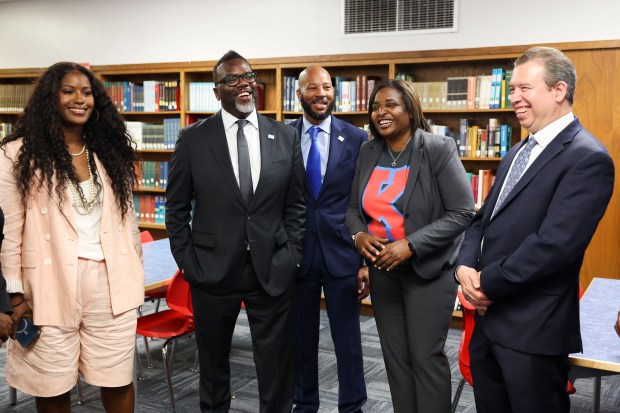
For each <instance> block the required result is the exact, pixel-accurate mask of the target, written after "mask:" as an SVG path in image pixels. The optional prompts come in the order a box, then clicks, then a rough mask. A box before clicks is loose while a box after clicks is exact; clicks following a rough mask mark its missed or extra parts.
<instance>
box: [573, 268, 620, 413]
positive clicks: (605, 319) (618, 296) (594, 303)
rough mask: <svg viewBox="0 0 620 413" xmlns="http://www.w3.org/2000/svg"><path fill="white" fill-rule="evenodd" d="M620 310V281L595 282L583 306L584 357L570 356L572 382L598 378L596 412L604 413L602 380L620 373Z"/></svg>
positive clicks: (602, 279)
mask: <svg viewBox="0 0 620 413" xmlns="http://www.w3.org/2000/svg"><path fill="white" fill-rule="evenodd" d="M618 310H620V280H614V279H607V278H594V279H593V280H592V283H590V286H589V287H588V289H587V290H586V292H585V294H584V295H583V297H582V298H581V301H580V305H579V317H580V322H581V337H582V342H583V353H574V354H571V355H570V356H569V361H570V363H571V364H572V365H573V368H572V369H571V371H570V372H569V377H570V378H571V379H576V378H583V377H594V395H593V402H594V411H595V412H596V413H598V412H599V411H600V404H601V377H602V376H609V375H613V374H618V373H620V338H619V337H618V335H617V334H616V331H615V330H614V327H613V326H614V324H615V322H616V319H617V317H618Z"/></svg>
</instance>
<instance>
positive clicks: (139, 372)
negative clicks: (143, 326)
mask: <svg viewBox="0 0 620 413" xmlns="http://www.w3.org/2000/svg"><path fill="white" fill-rule="evenodd" d="M135 357H136V362H137V364H138V380H140V381H144V370H142V360H140V354H138V345H137V344H136V355H135Z"/></svg>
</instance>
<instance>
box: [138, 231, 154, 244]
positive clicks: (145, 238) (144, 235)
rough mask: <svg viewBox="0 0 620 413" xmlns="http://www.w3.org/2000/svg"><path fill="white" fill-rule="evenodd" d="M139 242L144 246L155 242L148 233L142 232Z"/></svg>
mask: <svg viewBox="0 0 620 413" xmlns="http://www.w3.org/2000/svg"><path fill="white" fill-rule="evenodd" d="M140 241H142V243H143V244H146V243H147V242H153V241H155V240H154V239H153V236H152V235H151V233H150V232H148V231H142V232H141V233H140Z"/></svg>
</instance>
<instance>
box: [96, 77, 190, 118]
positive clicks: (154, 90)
mask: <svg viewBox="0 0 620 413" xmlns="http://www.w3.org/2000/svg"><path fill="white" fill-rule="evenodd" d="M103 86H104V87H105V89H106V92H107V93H108V96H110V99H111V100H112V103H113V104H114V106H116V108H117V109H118V111H119V112H166V111H177V110H179V107H180V102H179V98H180V91H179V81H178V80H167V81H160V80H145V81H144V82H142V84H138V83H134V82H129V81H114V82H112V81H104V82H103Z"/></svg>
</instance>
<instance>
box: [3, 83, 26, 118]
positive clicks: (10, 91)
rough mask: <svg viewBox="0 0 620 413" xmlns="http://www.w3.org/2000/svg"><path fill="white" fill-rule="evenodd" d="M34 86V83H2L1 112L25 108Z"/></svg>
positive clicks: (19, 110)
mask: <svg viewBox="0 0 620 413" xmlns="http://www.w3.org/2000/svg"><path fill="white" fill-rule="evenodd" d="M33 88H34V85H33V84H32V83H10V84H3V85H0V112H21V111H22V110H24V107H25V106H26V103H27V102H28V98H29V97H30V93H31V92H32V89H33Z"/></svg>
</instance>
